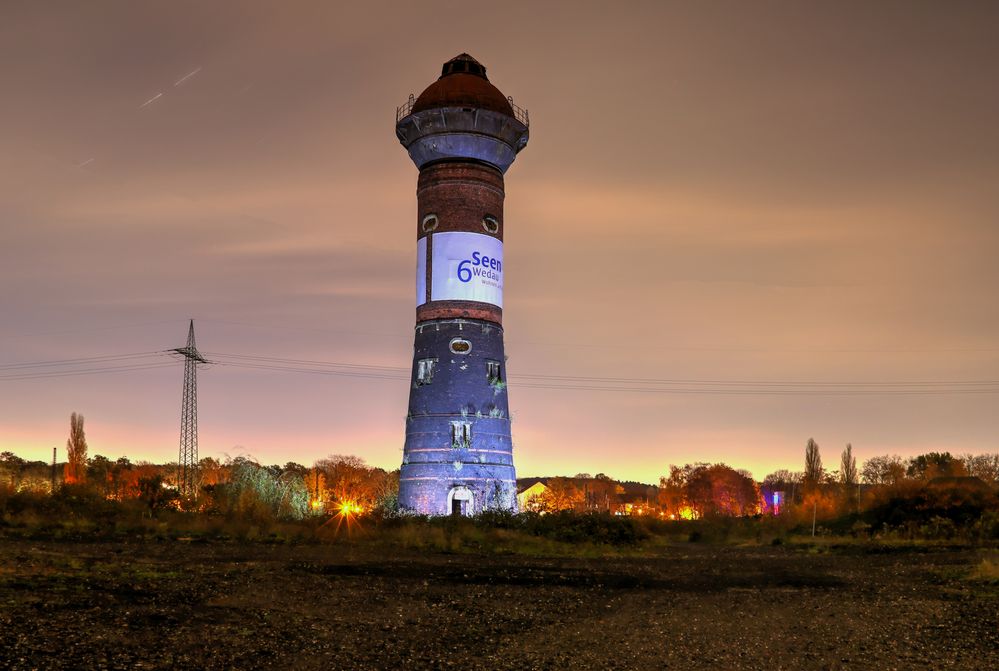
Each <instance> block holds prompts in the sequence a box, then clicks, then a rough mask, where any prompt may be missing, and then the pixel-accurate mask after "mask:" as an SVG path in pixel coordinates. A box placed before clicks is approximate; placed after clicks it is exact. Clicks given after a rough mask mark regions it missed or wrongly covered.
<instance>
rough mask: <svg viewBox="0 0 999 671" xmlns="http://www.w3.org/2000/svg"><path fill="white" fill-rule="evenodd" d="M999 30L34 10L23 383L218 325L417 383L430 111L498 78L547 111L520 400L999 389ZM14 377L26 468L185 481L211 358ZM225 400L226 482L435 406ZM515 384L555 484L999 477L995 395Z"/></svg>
mask: <svg viewBox="0 0 999 671" xmlns="http://www.w3.org/2000/svg"><path fill="white" fill-rule="evenodd" d="M493 6H495V7H500V8H501V9H497V10H495V11H493V10H491V9H489V7H493ZM997 28H999V12H997V11H996V5H995V4H990V3H982V4H975V3H959V4H948V5H946V6H945V5H942V4H936V3H914V2H899V3H892V2H885V3H876V4H872V3H862V2H845V3H828V4H827V5H826V6H825V7H817V6H815V5H814V4H799V3H768V2H763V3H739V2H734V3H665V2H653V3H620V4H612V3H587V2H564V3H554V2H553V3H516V2H504V3H491V4H489V5H487V4H486V3H468V2H460V3H459V2H423V3H419V4H418V5H412V4H408V5H407V4H402V3H398V4H397V3H342V4H341V3H297V2H283V3H262V4H252V3H244V2H239V3H223V2H213V3H182V2H153V3H131V2H117V3H110V2H106V3H102V2H97V3H78V2H65V3H30V2H23V3H20V2H13V3H12V2H8V3H4V4H3V5H2V7H0V81H2V82H3V104H2V105H0V226H2V228H0V230H2V239H0V286H2V287H3V291H2V293H0V297H2V298H0V309H2V314H3V320H2V321H0V344H2V346H3V354H2V356H0V365H9V364H15V363H18V362H32V361H50V360H56V359H68V358H73V357H90V356H100V355H105V354H121V353H131V352H148V351H155V350H164V349H168V348H171V347H179V346H182V345H183V343H184V338H185V335H186V329H187V321H186V320H187V319H188V318H190V317H193V318H195V320H196V325H197V330H198V344H199V346H200V347H201V349H202V350H204V351H206V352H209V353H211V352H218V353H246V354H256V355H265V356H272V357H283V358H294V359H308V360H318V361H335V362H348V363H349V362H353V363H363V364H375V365H385V366H408V365H409V364H410V356H411V349H412V325H413V319H414V305H413V301H412V295H413V275H414V265H415V242H414V230H415V228H414V226H413V222H414V218H415V216H416V198H415V185H416V174H417V173H416V169H415V168H414V167H413V165H412V164H411V163H410V161H409V159H408V157H407V156H406V154H405V151H404V150H403V149H402V148H401V147H400V146H399V145H398V142H397V141H396V139H395V135H394V132H393V122H394V112H395V107H396V106H397V105H399V104H401V103H403V102H404V101H405V99H406V97H407V96H408V95H409V94H410V93H419V92H420V91H421V90H422V88H423V87H425V86H426V85H428V84H429V83H431V82H432V81H433V79H434V78H435V77H436V76H437V74H438V73H439V68H440V65H441V63H442V62H443V61H445V60H447V59H448V58H450V57H452V56H454V55H456V54H458V53H460V52H462V51H467V52H469V53H471V54H472V55H473V56H475V57H476V58H477V59H478V60H480V61H481V62H482V63H484V64H485V65H486V67H487V68H488V70H489V75H490V79H491V80H492V81H493V82H494V83H495V84H496V85H497V86H498V87H499V88H500V89H501V90H502V91H503V92H504V93H506V94H508V95H512V96H514V98H515V100H516V101H517V103H518V104H520V105H522V106H524V107H527V108H528V109H529V110H530V115H531V142H530V145H529V146H528V148H527V149H526V150H525V152H524V153H523V154H521V156H520V158H519V159H518V161H517V163H516V164H514V166H513V168H512V169H511V170H510V172H509V173H508V174H507V201H506V213H505V220H506V225H507V235H506V249H505V257H506V258H505V262H504V265H505V269H506V271H507V277H506V292H505V294H506V295H505V306H504V307H505V310H504V321H505V327H506V334H507V353H508V354H509V355H510V361H509V371H510V374H511V375H513V376H516V375H518V374H521V375H523V374H531V375H548V376H558V375H562V376H586V377H606V378H611V377H613V378H623V379H633V378H661V379H692V380H720V381H723V382H739V381H782V382H786V381H809V382H823V383H836V382H845V383H849V385H847V387H846V388H848V389H852V390H857V389H866V388H867V387H865V386H864V384H869V383H884V382H898V381H902V382H913V381H924V382H927V381H928V382H941V381H953V380H960V381H968V380H997V379H999V339H997V333H999V301H997V289H999V263H997V261H996V259H997V252H999V188H996V185H997V184H999V133H997V132H996V119H997V118H999V89H997V87H996V86H995V81H996V76H997V72H996V70H997V64H999V40H996V39H995V36H996V34H997ZM188 75H190V76H189V77H188ZM185 77H186V79H185ZM181 80H183V81H181ZM157 94H162V95H159V96H157ZM147 101H151V102H148V104H146V103H147ZM9 370H10V369H6V371H9ZM6 371H5V370H0V450H3V449H13V450H14V451H16V452H17V453H19V454H20V455H21V456H24V457H29V458H35V459H47V458H49V456H50V455H51V448H52V447H53V446H60V447H61V446H63V445H64V444H65V440H66V436H67V435H68V428H69V427H68V425H69V421H68V418H69V414H70V412H71V411H78V412H81V413H83V414H84V415H85V416H86V420H87V424H86V427H87V435H88V439H89V443H90V449H91V453H92V454H93V453H100V454H105V455H107V456H110V457H117V456H120V455H122V454H127V455H129V456H130V457H132V458H133V460H137V459H148V460H153V461H157V462H161V461H168V460H172V459H176V455H177V441H178V432H179V411H180V392H181V382H182V378H181V369H180V365H179V364H177V365H175V366H173V367H168V368H159V369H151V370H141V371H134V372H126V373H118V374H108V375H88V376H78V377H64V378H38V379H28V380H24V379H21V380H12V379H2V376H3V375H5V374H7V373H6ZM200 382H201V385H200V390H199V392H200V428H201V432H200V446H201V455H202V456H221V455H224V454H229V455H233V456H234V455H236V454H240V453H244V454H250V455H253V456H254V457H256V458H258V459H259V460H261V461H263V462H267V463H275V462H277V463H284V462H285V461H289V460H294V461H299V462H303V463H311V462H312V461H313V460H314V459H317V458H320V457H323V456H325V455H327V454H329V453H346V454H356V455H358V456H361V457H363V458H364V459H366V460H367V461H368V462H369V463H371V464H375V465H378V466H383V467H385V468H395V467H397V466H398V464H399V460H400V458H401V450H402V444H403V431H404V415H405V412H406V397H407V394H408V385H407V383H406V380H405V379H404V378H403V379H389V380H385V379H368V378H352V377H336V376H322V375H307V374H295V373H290V372H278V371H260V370H247V369H239V368H233V367H227V366H215V367H213V368H210V369H208V370H206V371H204V372H203V373H202V374H201V377H200ZM934 388H936V387H931V389H934ZM986 388H987V389H992V390H996V391H999V385H993V386H991V387H986ZM510 392H511V393H510V399H511V409H512V411H513V418H514V423H513V432H514V443H515V459H516V464H517V467H518V472H519V474H521V475H551V474H573V473H576V472H590V473H597V472H605V473H607V474H609V475H611V476H614V477H618V478H624V479H638V480H643V481H653V480H656V479H657V478H658V476H659V475H660V474H662V473H664V472H666V470H667V465H668V464H669V463H685V462H690V461H697V460H704V461H725V462H727V463H730V464H732V465H733V466H736V467H743V468H748V469H749V470H751V471H752V472H753V473H754V474H755V475H756V476H757V477H760V478H762V477H763V476H764V475H765V474H766V473H768V472H770V471H772V470H774V469H776V468H780V467H789V468H801V463H802V461H803V451H804V445H805V442H806V441H807V439H808V438H809V437H814V438H815V439H816V440H817V441H818V443H819V444H820V446H821V447H822V448H823V456H824V459H825V462H826V465H827V466H831V467H835V466H836V464H837V463H838V454H839V451H840V450H841V449H842V448H843V446H844V445H845V443H847V442H852V444H853V446H854V453H855V454H856V455H857V456H858V460H860V461H862V460H863V459H864V458H867V457H870V456H873V455H876V454H884V453H899V454H902V455H913V454H918V453H921V452H925V451H928V450H950V451H952V452H956V453H959V452H975V453H980V452H986V451H992V452H994V451H996V450H997V447H999V441H997V438H996V435H997V433H999V431H997V429H999V419H997V418H999V412H997V411H996V403H997V399H999V393H994V392H993V393H978V394H938V393H934V394H909V395H886V394H874V395H869V394H863V395H858V394H847V395H805V394H801V395H794V394H791V395H779V396H776V395H761V394H693V393H671V394H666V393H637V392H629V391H625V392H609V391H602V390H592V389H589V390H587V389H574V390H552V389H538V388H529V387H527V386H523V385H522V386H521V387H520V388H518V386H517V384H516V382H513V383H512V384H511V387H510ZM60 454H61V453H60Z"/></svg>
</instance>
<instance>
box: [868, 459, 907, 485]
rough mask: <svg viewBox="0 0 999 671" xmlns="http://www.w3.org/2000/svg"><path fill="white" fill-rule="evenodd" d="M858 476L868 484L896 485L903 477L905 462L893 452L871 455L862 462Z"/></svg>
mask: <svg viewBox="0 0 999 671" xmlns="http://www.w3.org/2000/svg"><path fill="white" fill-rule="evenodd" d="M860 476H861V478H862V479H863V481H864V482H865V483H867V484H869V485H888V486H891V485H896V484H898V483H899V482H901V481H902V480H904V479H905V464H903V463H902V457H900V456H898V455H895V454H893V455H892V456H890V457H889V456H888V455H884V456H881V457H871V458H870V459H868V460H867V461H865V462H864V467H863V469H861V472H860Z"/></svg>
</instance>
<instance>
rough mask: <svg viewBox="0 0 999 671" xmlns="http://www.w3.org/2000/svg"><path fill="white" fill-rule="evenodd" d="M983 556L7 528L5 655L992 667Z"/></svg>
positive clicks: (254, 661)
mask: <svg viewBox="0 0 999 671" xmlns="http://www.w3.org/2000/svg"><path fill="white" fill-rule="evenodd" d="M980 557H981V555H980V554H979V553H976V552H975V551H971V550H952V551H932V552H915V551H907V552H891V553H875V552H870V551H869V550H864V549H862V548H859V549H852V550H848V551H837V552H831V553H821V554H814V553H808V552H805V551H801V550H793V549H788V548H782V547H777V548H736V547H720V546H710V545H700V544H693V543H692V544H683V545H676V546H673V547H670V548H667V549H666V550H665V551H664V553H663V555H662V556H661V557H657V558H640V559H639V558H610V559H537V558H528V557H513V556H474V555H444V554H418V553H404V554H397V555H394V556H390V555H387V554H385V551H382V550H377V549H375V548H371V547H363V546H357V547H349V546H335V545H332V546H331V545H325V546H321V545H308V546H293V547H289V546H271V545H264V544H229V543H215V542H210V543H188V542H180V541H164V542H153V541H150V542H145V543H117V542H114V543H113V542H108V543H75V542H60V541H26V540H5V539H0V668H10V669H57V668H58V669H63V668H66V669H69V668H72V669H105V668H109V669H223V668H224V669H253V668H275V669H447V668H462V669H519V670H523V669H685V670H686V669H850V668H853V669H950V668H954V669H988V670H994V669H999V618H997V611H999V589H997V588H996V587H995V586H989V585H982V584H975V583H973V582H969V581H968V580H966V579H964V575H965V574H966V573H967V571H968V569H969V567H970V566H971V565H973V564H975V563H977V561H979V559H980Z"/></svg>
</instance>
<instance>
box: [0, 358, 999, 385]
mask: <svg viewBox="0 0 999 671" xmlns="http://www.w3.org/2000/svg"><path fill="white" fill-rule="evenodd" d="M168 354H171V351H170V350H168V351H161V352H136V353H130V354H109V355H103V356H93V357H81V358H75V359H58V360H52V361H34V362H27V363H14V364H5V365H0V380H31V379H44V378H49V377H70V376H76V375H97V374H104V373H118V372H127V371H138V370H150V369H155V368H162V367H167V366H170V365H171V363H169V362H159V361H156V360H157V359H160V358H162V357H164V356H166V355H168ZM206 356H209V357H211V358H212V359H213V361H214V362H217V363H219V364H220V365H223V366H226V367H229V368H239V369H247V370H263V371H273V372H285V373H298V374H309V375H333V376H341V377H352V378H362V379H373V380H400V379H405V378H406V377H408V375H409V374H410V369H409V368H408V367H403V366H389V365H380V364H365V363H352V362H343V361H321V360H315V359H294V358H285V357H272V356H264V355H257V354H237V353H223V352H210V353H206ZM4 372H5V373H4ZM510 380H511V381H513V382H515V383H516V386H517V388H523V389H547V390H553V391H561V390H566V391H594V392H625V393H646V394H649V393H651V394H674V395H692V396H696V395H728V396H920V395H952V394H956V395H976V394H978V395H980V394H997V393H999V380H908V381H904V380H903V381H847V382H829V381H817V380H807V381H802V380H797V381H796V380H745V379H734V380H724V379H690V378H641V377H598V376H573V375H557V374H537V373H524V374H515V375H511V376H510Z"/></svg>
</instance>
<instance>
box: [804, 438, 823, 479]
mask: <svg viewBox="0 0 999 671" xmlns="http://www.w3.org/2000/svg"><path fill="white" fill-rule="evenodd" d="M824 475H825V473H824V472H823V470H822V457H821V455H819V444H818V443H816V442H815V441H814V440H813V439H811V438H809V439H808V443H807V444H806V445H805V475H804V477H803V478H802V482H801V484H802V487H803V489H805V491H813V490H815V489H818V486H819V484H820V483H821V482H822V479H823V476H824Z"/></svg>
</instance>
